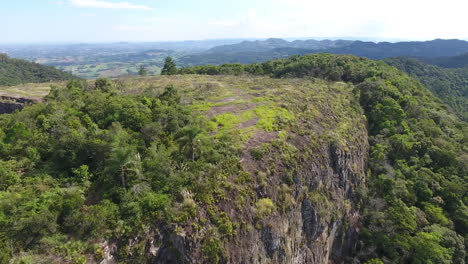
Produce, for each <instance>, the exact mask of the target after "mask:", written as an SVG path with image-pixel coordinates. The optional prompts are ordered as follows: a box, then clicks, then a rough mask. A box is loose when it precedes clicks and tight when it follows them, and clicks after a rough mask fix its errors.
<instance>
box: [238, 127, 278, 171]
mask: <svg viewBox="0 0 468 264" xmlns="http://www.w3.org/2000/svg"><path fill="white" fill-rule="evenodd" d="M277 137H278V132H266V131H263V130H260V131H258V132H257V133H255V135H253V136H252V137H251V138H250V139H249V140H248V141H247V143H246V144H245V149H244V151H243V153H242V157H241V163H242V165H243V166H244V169H246V170H247V171H248V172H250V173H255V171H257V170H258V165H259V164H258V162H257V161H256V160H255V159H254V158H253V157H252V155H251V154H250V152H251V150H252V149H253V148H256V147H258V146H260V145H261V144H264V143H270V142H272V141H273V140H274V139H276V138H277Z"/></svg>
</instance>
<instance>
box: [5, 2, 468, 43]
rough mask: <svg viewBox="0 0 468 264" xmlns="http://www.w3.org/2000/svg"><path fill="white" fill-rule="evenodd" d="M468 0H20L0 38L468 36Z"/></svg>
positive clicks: (8, 5)
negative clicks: (467, 13)
mask: <svg viewBox="0 0 468 264" xmlns="http://www.w3.org/2000/svg"><path fill="white" fill-rule="evenodd" d="M466 10H468V1H466V0H444V1H440V0H437V1H436V0H392V1H382V0H229V1H225V0H197V1H191V0H164V1H163V0H15V1H10V0H7V1H1V2H0V13H1V16H0V23H1V25H2V26H1V27H0V36H1V37H0V42H1V43H30V42H34V43H40V42H115V41H135V42H136V41H166V40H167V41H169V40H197V39H219V38H268V37H283V38H284V37H290V38H306V37H310V38H362V39H372V40H428V39H434V38H460V39H468V27H467V26H466V25H467V20H466V14H465V12H466Z"/></svg>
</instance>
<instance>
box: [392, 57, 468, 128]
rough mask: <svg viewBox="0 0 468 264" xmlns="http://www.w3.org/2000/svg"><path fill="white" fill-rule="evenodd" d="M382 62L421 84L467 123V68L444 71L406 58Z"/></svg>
mask: <svg viewBox="0 0 468 264" xmlns="http://www.w3.org/2000/svg"><path fill="white" fill-rule="evenodd" d="M465 57H467V58H468V56H466V55H465ZM384 61H385V62H386V63H388V64H390V65H392V66H394V67H396V68H398V69H399V70H401V71H404V72H406V73H408V74H409V75H410V76H412V77H413V78H415V79H417V80H419V81H420V82H422V83H423V84H424V85H425V86H426V87H427V88H428V89H429V90H431V92H433V93H434V94H435V95H437V96H438V97H439V98H441V99H442V100H443V101H444V102H445V103H446V104H447V105H449V106H450V107H451V108H452V109H453V111H454V112H455V113H456V114H457V115H458V116H459V117H460V118H461V119H463V120H465V121H468V68H461V69H446V68H441V67H438V66H434V65H429V64H426V63H423V62H421V61H419V60H417V59H412V58H406V57H398V58H389V59H385V60H384Z"/></svg>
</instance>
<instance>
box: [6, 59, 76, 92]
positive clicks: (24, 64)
mask: <svg viewBox="0 0 468 264" xmlns="http://www.w3.org/2000/svg"><path fill="white" fill-rule="evenodd" d="M73 78H76V77H74V76H73V75H71V74H69V73H66V72H63V71H60V70H58V69H56V68H54V67H50V66H44V65H40V64H37V63H32V62H28V61H25V60H20V59H13V58H9V57H8V56H7V55H6V54H0V85H7V86H11V85H18V84H24V83H31V82H36V83H41V82H51V81H64V80H70V79H73Z"/></svg>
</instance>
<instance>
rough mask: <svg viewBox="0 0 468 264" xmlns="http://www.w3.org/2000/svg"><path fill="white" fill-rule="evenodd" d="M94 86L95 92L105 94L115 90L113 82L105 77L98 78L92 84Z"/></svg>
mask: <svg viewBox="0 0 468 264" xmlns="http://www.w3.org/2000/svg"><path fill="white" fill-rule="evenodd" d="M94 85H95V86H96V89H97V90H100V91H102V92H105V93H108V92H111V91H112V90H114V88H115V84H114V82H113V81H112V80H111V79H109V78H105V77H100V78H98V79H97V80H96V81H95V82H94Z"/></svg>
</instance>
